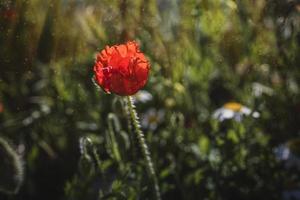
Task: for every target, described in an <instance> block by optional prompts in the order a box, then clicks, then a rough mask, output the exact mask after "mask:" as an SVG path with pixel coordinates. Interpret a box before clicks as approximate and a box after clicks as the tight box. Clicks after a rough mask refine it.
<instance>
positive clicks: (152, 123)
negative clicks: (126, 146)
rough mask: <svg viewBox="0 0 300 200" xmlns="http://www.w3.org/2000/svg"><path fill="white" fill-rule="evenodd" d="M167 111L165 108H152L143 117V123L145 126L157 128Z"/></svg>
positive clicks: (152, 128)
mask: <svg viewBox="0 0 300 200" xmlns="http://www.w3.org/2000/svg"><path fill="white" fill-rule="evenodd" d="M164 116H165V112H164V111H163V110H156V109H154V108H150V109H149V110H148V111H147V112H146V113H144V114H143V115H142V117H141V124H142V127H143V128H148V129H150V130H155V129H156V128H157V126H158V125H159V124H160V123H161V122H162V121H163V119H164Z"/></svg>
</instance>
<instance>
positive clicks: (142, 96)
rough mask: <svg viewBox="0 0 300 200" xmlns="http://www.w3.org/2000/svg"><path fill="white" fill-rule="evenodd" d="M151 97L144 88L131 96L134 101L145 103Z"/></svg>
mask: <svg viewBox="0 0 300 200" xmlns="http://www.w3.org/2000/svg"><path fill="white" fill-rule="evenodd" d="M152 99H153V96H152V94H151V93H149V92H147V91H146V90H140V91H139V92H138V93H136V94H135V95H134V96H133V101H134V102H141V103H146V102H148V101H151V100H152Z"/></svg>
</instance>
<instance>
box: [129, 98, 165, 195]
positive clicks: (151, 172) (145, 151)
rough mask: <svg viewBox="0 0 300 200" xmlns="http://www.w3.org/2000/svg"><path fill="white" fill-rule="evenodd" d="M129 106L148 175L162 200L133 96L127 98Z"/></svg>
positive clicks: (156, 193)
mask: <svg viewBox="0 0 300 200" xmlns="http://www.w3.org/2000/svg"><path fill="white" fill-rule="evenodd" d="M127 104H128V109H129V112H130V117H131V120H132V123H133V128H134V130H135V132H136V134H137V138H138V142H139V145H140V147H141V150H142V154H143V156H144V159H145V160H146V167H147V171H148V175H149V178H150V179H151V181H152V183H153V188H154V191H155V196H156V199H157V200H161V196H160V190H159V186H158V180H157V177H156V175H155V171H154V167H153V163H152V160H151V155H150V152H149V148H148V146H147V144H146V141H145V136H144V133H143V131H142V130H141V125H140V122H139V117H138V115H137V113H136V110H135V105H134V103H133V100H132V97H131V96H127Z"/></svg>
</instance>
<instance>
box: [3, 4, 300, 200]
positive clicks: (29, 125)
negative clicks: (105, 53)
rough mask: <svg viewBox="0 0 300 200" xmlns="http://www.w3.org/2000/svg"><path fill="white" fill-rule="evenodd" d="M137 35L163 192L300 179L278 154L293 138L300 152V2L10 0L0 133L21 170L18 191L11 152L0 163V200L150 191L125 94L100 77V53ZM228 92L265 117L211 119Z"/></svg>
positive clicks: (279, 184) (278, 184)
mask: <svg viewBox="0 0 300 200" xmlns="http://www.w3.org/2000/svg"><path fill="white" fill-rule="evenodd" d="M133 39H134V40H136V41H138V42H139V43H140V46H141V49H142V51H143V52H144V53H145V55H146V56H147V57H148V59H149V60H150V62H151V75H150V78H149V81H148V83H147V86H146V87H145V88H144V89H145V90H146V91H148V92H150V93H151V94H152V95H153V99H152V100H151V101H148V102H146V103H141V102H136V105H137V112H138V113H139V115H140V116H144V120H146V122H145V123H147V111H148V110H149V109H152V108H155V109H156V110H160V112H161V113H163V115H162V116H163V117H162V118H161V119H159V120H157V124H156V125H157V127H154V128H152V129H151V128H146V127H145V128H143V130H144V133H145V135H146V141H147V143H148V145H149V148H150V151H151V154H152V155H151V156H152V159H153V161H154V165H155V169H156V172H157V176H158V179H159V184H160V188H161V193H162V197H163V199H191V200H194V199H228V200H235V199H237V200H239V199H249V200H253V199H264V200H265V199H268V200H271V199H282V193H283V191H285V190H288V189H291V188H295V187H299V184H300V180H299V179H300V177H299V173H300V172H299V169H297V168H292V169H288V170H287V169H286V168H285V166H284V163H282V162H281V161H280V160H278V159H276V157H275V154H274V149H275V148H276V147H277V146H279V145H281V144H284V143H286V142H290V143H291V141H292V144H294V145H292V146H293V148H292V149H293V150H294V152H298V155H299V151H300V150H299V137H300V123H299V122H300V115H299V112H300V91H299V89H300V88H299V83H300V68H299V67H300V4H299V2H298V1H297V0H289V1H288V0H284V1H283V0H282V1H279V0H199V1H196V0H101V1H96V0H85V1H84V0H44V1H42V0H40V1H39V0H1V1H0V47H1V48H0V104H3V111H2V112H1V111H0V139H1V138H2V139H1V141H4V140H5V141H7V142H5V144H6V145H9V146H8V147H7V148H8V149H9V150H10V152H11V154H12V155H15V154H18V156H17V155H16V156H15V157H14V159H17V161H16V162H17V163H21V164H18V165H19V166H14V167H15V168H16V169H18V170H19V171H18V170H17V171H18V173H20V174H22V172H20V170H22V169H23V170H24V172H23V174H24V180H23V181H22V180H21V179H22V178H21V177H19V178H20V182H21V181H22V186H21V188H20V190H19V191H18V192H16V193H15V194H11V192H8V191H7V192H5V188H4V192H3V191H2V190H3V187H5V184H7V183H3V181H2V180H3V177H4V176H5V178H7V175H8V174H7V173H6V170H8V168H11V166H10V165H12V163H9V164H8V165H9V166H4V167H2V166H0V170H1V171H0V189H2V190H0V199H1V200H2V199H4V200H5V199H10V200H15V199H21V200H27V199H28V200H29V199H30V200H56V199H57V200H58V199H67V200H68V199H69V200H95V199H131V200H136V199H153V191H151V184H150V183H149V178H148V176H147V173H146V170H145V163H144V160H143V158H142V155H141V152H140V149H139V147H138V145H137V141H136V138H135V137H136V136H135V134H134V133H133V132H132V131H131V126H130V125H131V124H128V121H127V116H126V112H125V111H124V101H123V100H124V99H122V98H121V97H118V96H117V95H113V94H112V95H108V94H105V93H104V92H103V91H101V90H98V89H97V88H96V87H95V85H94V84H93V82H92V76H93V64H94V58H95V54H96V53H97V52H98V51H99V50H101V49H103V48H104V47H105V45H113V44H119V43H122V42H125V41H127V40H133ZM256 85H263V86H265V87H268V91H269V92H257V91H256V88H255V86H256ZM255 91H256V92H255ZM270 91H272V92H270ZM230 101H234V102H239V103H241V104H243V105H245V106H247V107H249V108H251V109H252V110H255V111H257V112H259V113H260V116H259V118H253V117H250V116H248V117H244V118H243V120H242V121H235V120H225V121H223V122H220V121H218V120H217V119H214V118H213V117H212V114H213V112H214V111H215V110H216V109H218V108H220V107H221V106H222V105H223V104H224V103H227V102H230ZM0 110H1V109H0ZM145 117H146V118H145ZM158 118H159V117H158ZM142 120H143V119H142ZM148 120H149V121H150V122H153V121H151V119H148ZM152 120H153V119H152ZM150 122H149V123H150ZM153 123H154V122H153ZM142 124H143V123H142ZM297 139H298V143H295V142H294V143H293V140H297ZM297 144H298V145H297ZM1 148H2V147H1ZM14 151H15V152H14ZM3 152H6V151H4V150H2V149H0V165H4V164H3V161H2V160H3V159H4V158H2V157H3V155H4V154H3ZM18 159H19V160H18ZM13 170H14V169H10V170H8V171H9V172H11V171H13ZM20 174H16V175H20ZM14 176H15V175H14ZM14 176H13V175H12V179H11V181H13V180H15V179H14V178H15V177H14ZM3 184H4V186H3ZM14 184H19V183H14ZM297 185H298V186H297Z"/></svg>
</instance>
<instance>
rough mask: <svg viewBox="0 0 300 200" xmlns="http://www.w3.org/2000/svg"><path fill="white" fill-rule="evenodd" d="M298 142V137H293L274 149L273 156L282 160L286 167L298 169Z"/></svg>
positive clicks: (299, 166) (299, 167)
mask: <svg viewBox="0 0 300 200" xmlns="http://www.w3.org/2000/svg"><path fill="white" fill-rule="evenodd" d="M299 143H300V139H293V140H290V141H288V142H287V143H284V144H281V145H279V146H278V147H276V148H275V149H274V153H275V157H276V158H277V160H279V161H282V162H284V165H285V167H286V168H291V167H296V168H298V169H300V154H299V149H300V148H299Z"/></svg>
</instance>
